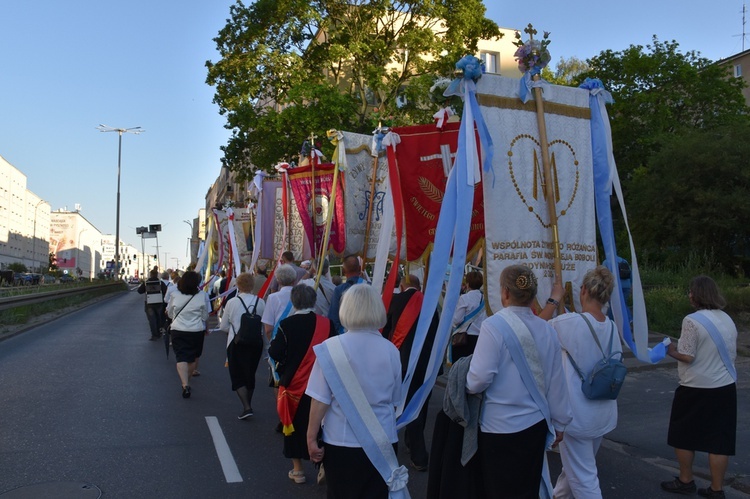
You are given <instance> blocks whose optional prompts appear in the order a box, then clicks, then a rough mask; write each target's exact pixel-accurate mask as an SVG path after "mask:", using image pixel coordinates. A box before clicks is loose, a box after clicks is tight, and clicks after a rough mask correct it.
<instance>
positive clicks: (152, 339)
mask: <svg viewBox="0 0 750 499" xmlns="http://www.w3.org/2000/svg"><path fill="white" fill-rule="evenodd" d="M158 339H159V337H158V336H152V337H151V338H149V339H148V341H156V340H158Z"/></svg>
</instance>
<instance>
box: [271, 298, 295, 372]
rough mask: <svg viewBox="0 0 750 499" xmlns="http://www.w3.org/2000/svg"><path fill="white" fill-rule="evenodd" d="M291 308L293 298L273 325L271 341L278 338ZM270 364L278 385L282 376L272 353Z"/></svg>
mask: <svg viewBox="0 0 750 499" xmlns="http://www.w3.org/2000/svg"><path fill="white" fill-rule="evenodd" d="M291 310H292V299H291V298H289V303H287V305H286V308H285V309H284V311H283V312H281V315H280V316H279V320H277V321H276V324H274V325H273V333H271V341H273V339H274V338H276V333H277V332H278V330H279V324H281V321H283V320H284V319H286V317H287V316H288V315H289V312H290V311H291ZM268 365H270V366H271V375H272V376H273V380H274V381H275V382H276V385H277V386H278V384H279V380H280V379H281V376H279V373H277V372H276V361H275V360H274V359H273V358H272V357H271V356H270V355H269V356H268Z"/></svg>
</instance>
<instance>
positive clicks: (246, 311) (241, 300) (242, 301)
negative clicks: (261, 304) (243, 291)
mask: <svg viewBox="0 0 750 499" xmlns="http://www.w3.org/2000/svg"><path fill="white" fill-rule="evenodd" d="M237 298H239V300H240V303H242V306H243V307H245V313H246V314H249V313H250V311H249V310H248V309H247V305H245V300H243V299H242V298H240V294H239V293H237ZM255 306H258V301H257V300H256V301H255ZM253 314H255V308H253Z"/></svg>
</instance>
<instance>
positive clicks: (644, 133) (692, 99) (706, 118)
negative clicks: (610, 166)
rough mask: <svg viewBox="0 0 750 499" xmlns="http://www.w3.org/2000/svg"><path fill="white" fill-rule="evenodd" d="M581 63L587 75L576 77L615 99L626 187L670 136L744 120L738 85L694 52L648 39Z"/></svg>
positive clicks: (617, 146)
mask: <svg viewBox="0 0 750 499" xmlns="http://www.w3.org/2000/svg"><path fill="white" fill-rule="evenodd" d="M587 63H588V65H589V66H590V71H589V72H588V73H587V74H584V75H582V76H590V77H593V78H599V79H601V80H602V82H603V83H604V86H605V87H606V88H607V89H608V90H609V91H610V92H612V96H613V97H614V100H615V103H614V104H613V105H611V106H610V111H609V115H610V120H611V125H612V140H613V145H614V152H615V158H616V159H617V164H618V170H619V171H620V175H621V177H623V184H624V186H625V187H626V188H627V186H628V183H629V182H628V180H629V178H630V177H631V175H632V173H633V172H634V171H635V170H636V169H638V168H647V167H648V166H649V165H648V159H649V157H650V156H651V155H652V154H653V153H654V152H657V151H658V150H659V149H660V147H661V145H662V144H663V143H664V141H665V140H668V139H669V138H670V137H674V136H679V135H681V134H682V133H685V132H687V131H689V130H692V129H705V130H710V129H712V128H715V127H718V126H723V125H726V124H733V123H746V122H747V121H748V108H747V106H746V104H745V99H744V97H743V96H742V88H743V87H744V81H743V80H742V79H741V78H732V77H730V74H729V72H728V71H729V70H728V69H727V68H726V67H722V66H718V65H716V64H714V63H712V62H711V61H710V60H708V59H705V58H703V57H701V56H700V54H699V53H697V52H695V51H688V52H684V53H682V52H680V51H679V45H678V43H677V42H675V41H671V42H662V41H659V40H658V39H657V37H656V36H654V37H653V42H652V43H651V44H650V45H647V46H646V47H645V48H644V47H643V46H641V45H631V46H630V47H628V48H627V49H625V50H623V51H620V52H614V51H612V50H605V51H603V52H601V53H600V54H599V55H597V56H595V57H593V58H591V59H589V60H588V61H587Z"/></svg>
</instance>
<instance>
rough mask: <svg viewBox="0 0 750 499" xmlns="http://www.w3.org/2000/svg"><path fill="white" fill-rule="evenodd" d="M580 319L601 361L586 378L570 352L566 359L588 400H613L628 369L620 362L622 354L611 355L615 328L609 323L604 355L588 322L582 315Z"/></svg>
mask: <svg viewBox="0 0 750 499" xmlns="http://www.w3.org/2000/svg"><path fill="white" fill-rule="evenodd" d="M579 315H580V316H581V318H582V319H583V320H584V321H585V322H586V325H587V326H588V327H589V331H591V336H593V337H594V341H596V346H598V347H599V350H600V351H601V352H602V359H601V360H599V361H598V362H597V363H596V364H594V367H593V368H592V369H591V372H589V373H588V374H587V375H586V376H584V375H583V373H582V372H581V370H580V369H579V368H578V365H577V364H576V362H575V360H573V357H571V355H570V352H568V351H566V352H565V353H566V354H567V355H568V359H570V363H571V364H572V366H573V368H574V369H575V370H576V372H577V373H578V377H579V378H581V391H582V392H583V394H584V395H585V396H586V398H587V399H590V400H615V399H616V398H617V395H618V394H619V393H620V388H622V384H623V383H624V382H625V376H626V375H627V374H628V368H627V367H625V364H623V362H622V352H615V353H612V342H613V341H614V338H615V328H614V326H612V323H611V322H610V336H609V347H608V349H607V350H608V352H609V353H604V349H602V345H601V343H599V338H597V337H596V333H595V332H594V328H593V327H592V326H591V323H590V322H589V320H588V319H587V318H586V316H584V315H583V314H579Z"/></svg>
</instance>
